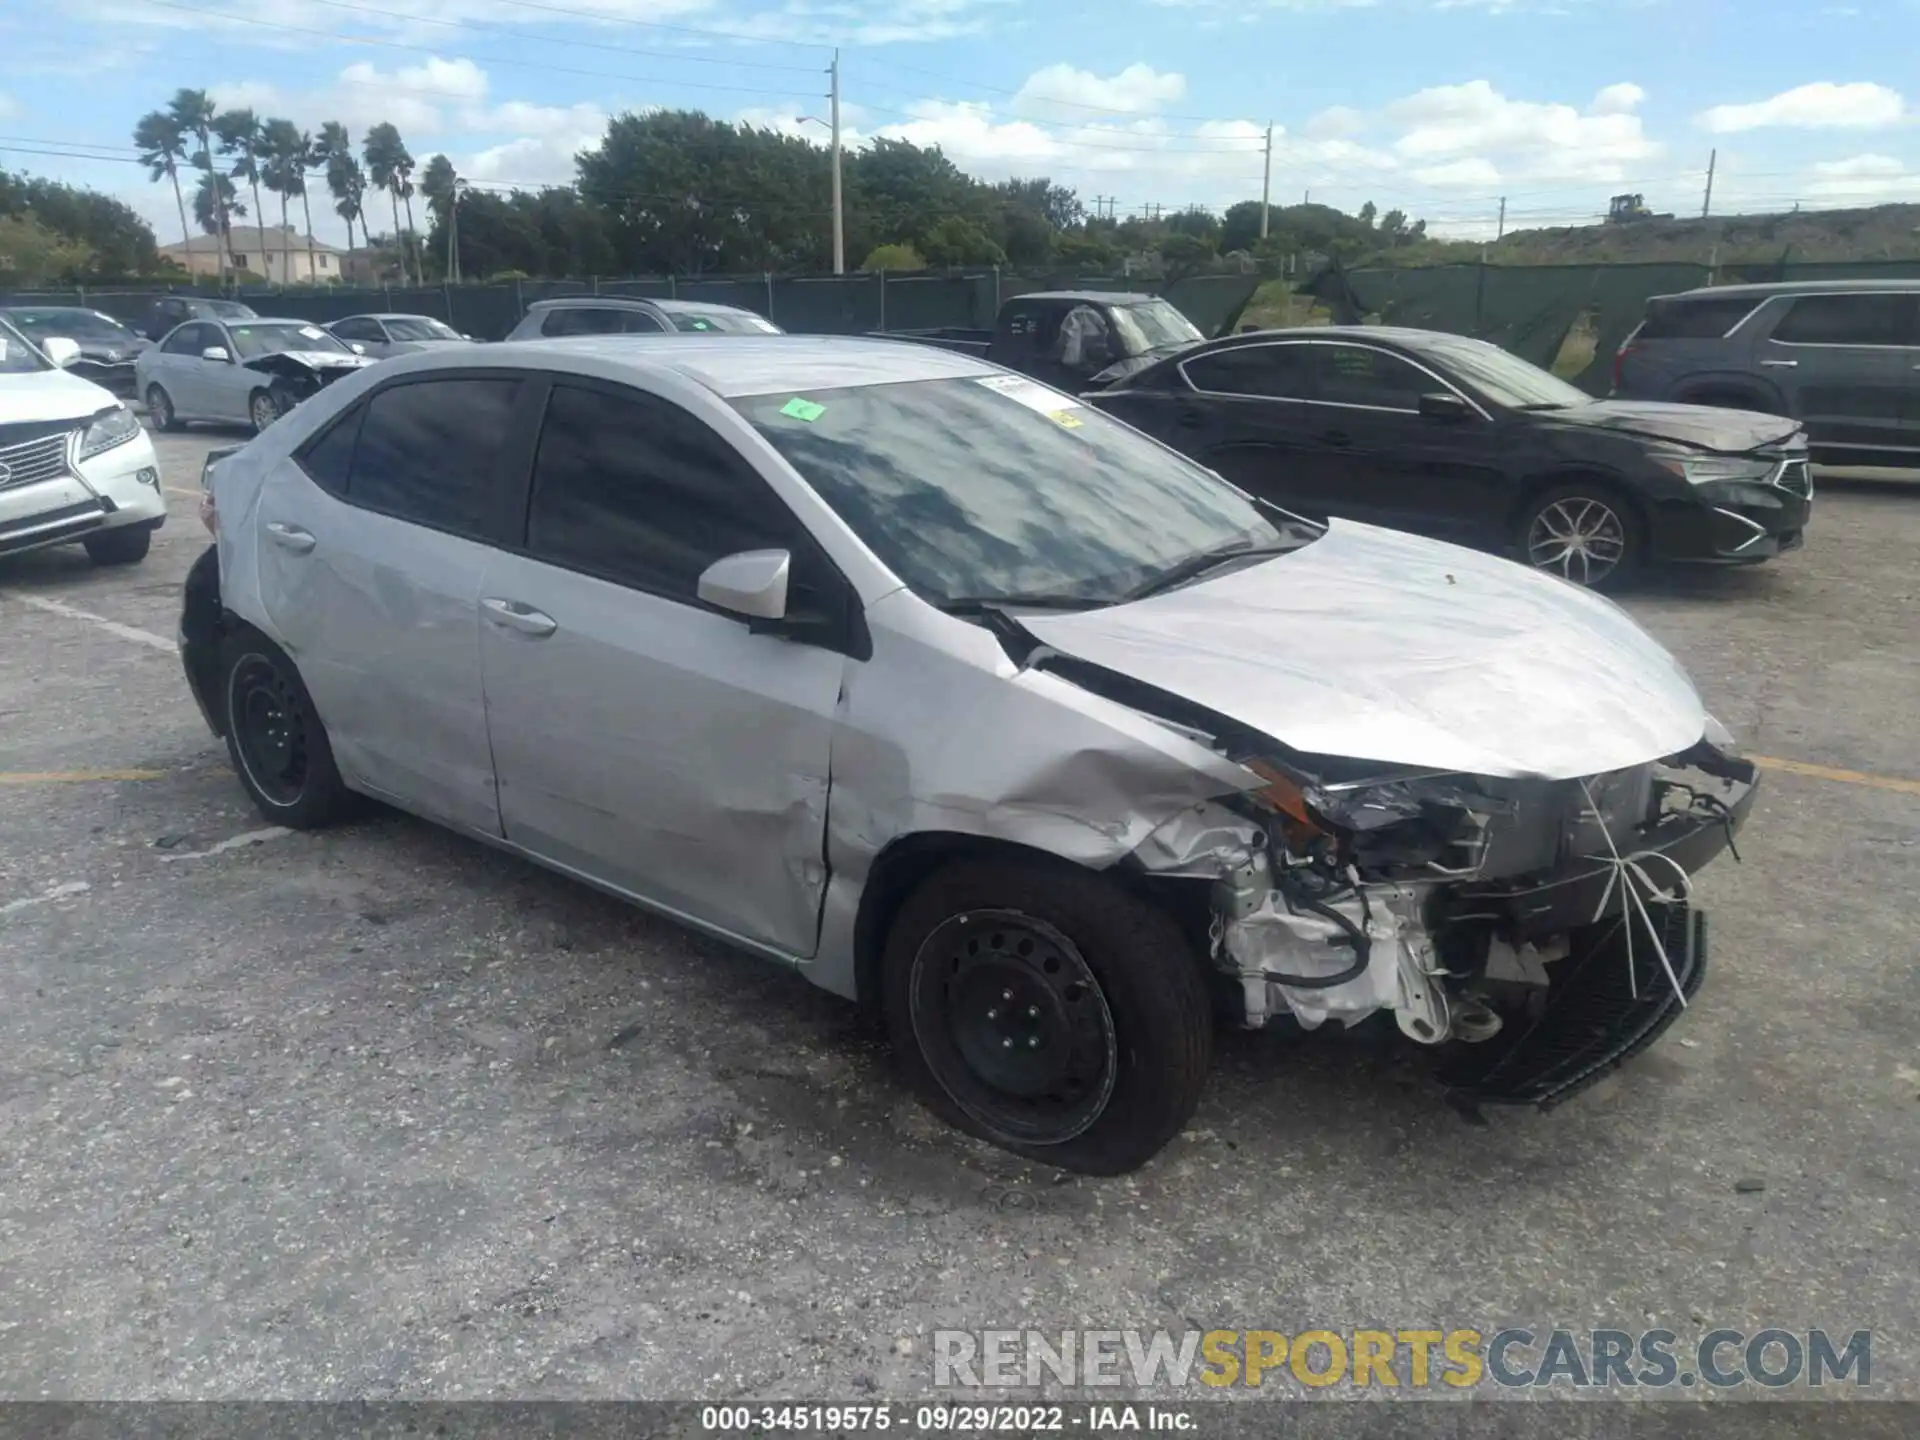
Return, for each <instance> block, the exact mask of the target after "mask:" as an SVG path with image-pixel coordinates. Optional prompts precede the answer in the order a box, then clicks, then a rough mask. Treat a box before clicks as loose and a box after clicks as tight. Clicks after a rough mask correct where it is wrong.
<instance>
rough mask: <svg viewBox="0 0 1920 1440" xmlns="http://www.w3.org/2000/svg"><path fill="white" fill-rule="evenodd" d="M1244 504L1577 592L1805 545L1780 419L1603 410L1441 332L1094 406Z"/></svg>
mask: <svg viewBox="0 0 1920 1440" xmlns="http://www.w3.org/2000/svg"><path fill="white" fill-rule="evenodd" d="M1083 398H1084V399H1085V400H1086V401H1087V402H1088V403H1089V404H1093V405H1097V406H1099V407H1100V408H1101V409H1102V410H1105V411H1107V412H1109V413H1111V414H1113V415H1117V416H1119V417H1120V418H1121V419H1123V420H1126V421H1128V422H1129V423H1131V424H1133V425H1135V426H1137V427H1139V428H1140V429H1142V430H1145V431H1146V432H1147V433H1148V434H1150V435H1153V436H1155V437H1156V438H1158V439H1160V440H1163V441H1165V442H1166V443H1167V444H1169V445H1172V446H1173V447H1174V448H1176V449H1178V450H1181V451H1183V452H1185V453H1186V454H1188V455H1191V456H1192V457H1194V458H1195V459H1197V460H1199V461H1200V462H1201V463H1203V464H1205V465H1208V466H1210V467H1211V468H1213V469H1214V470H1216V471H1218V472H1219V473H1220V474H1222V475H1224V476H1225V477H1226V478H1227V479H1229V480H1231V481H1232V482H1233V483H1234V484H1236V485H1238V486H1240V487H1241V488H1242V489H1244V490H1246V491H1248V492H1250V493H1252V494H1254V495H1257V496H1259V497H1261V498H1263V499H1266V500H1271V501H1272V502H1274V503H1275V504H1278V505H1283V506H1285V507H1286V508H1287V509H1289V510H1293V511H1295V512H1297V513H1300V514H1304V515H1308V516H1311V517H1313V518H1316V519H1319V518H1324V517H1326V516H1329V515H1339V516H1344V517H1346V518H1349V519H1354V520H1365V521H1370V522H1373V523H1375V524H1380V525H1388V526H1392V527H1394V528H1396V529H1401V530H1415V531H1420V532H1423V533H1426V534H1431V535H1436V536H1440V537H1442V538H1444V539H1450V540H1458V541H1462V542H1464V543H1467V544H1472V545H1479V546H1486V547H1491V548H1495V549H1500V550H1504V551H1506V552H1507V553H1509V554H1512V555H1513V556H1514V557H1515V558H1516V559H1519V560H1522V561H1524V562H1525V563H1527V564H1530V565H1533V566H1535V567H1537V568H1539V569H1542V570H1550V571H1552V572H1553V573H1555V574H1557V575H1560V576H1562V577H1564V578H1565V579H1568V580H1571V581H1574V582H1575V583H1577V584H1581V585H1591V586H1595V587H1606V586H1612V585H1618V584H1620V583H1622V582H1624V581H1625V580H1626V579H1628V577H1629V576H1631V575H1632V573H1633V572H1634V571H1635V570H1636V569H1638V568H1639V567H1640V565H1641V564H1642V563H1644V562H1645V561H1647V560H1649V559H1662V560H1704V561H1717V562H1722V563H1730V564H1740V563H1752V562H1755V561H1760V560H1765V559H1768V558H1770V557H1772V556H1774V555H1778V554H1781V553H1783V552H1785V551H1788V550H1793V549H1795V548H1797V547H1798V546H1799V545H1800V544H1801V541H1802V535H1803V531H1804V529H1805V526H1806V523H1807V517H1808V515H1809V513H1810V511H1811V509H1812V499H1813V484H1812V480H1811V477H1810V475H1809V472H1808V469H1807V439H1806V434H1805V432H1804V431H1802V430H1801V429H1800V427H1799V425H1798V424H1797V423H1796V422H1795V421H1793V420H1789V419H1783V418H1780V417H1778V416H1773V415H1758V414H1749V413H1747V412H1745V411H1739V410H1720V409H1708V408H1705V407H1701V406H1693V405H1657V404H1644V403H1629V402H1624V401H1613V400H1595V399H1593V398H1592V397H1591V396H1589V395H1587V394H1585V393H1584V392H1583V391H1580V390H1576V389H1575V388H1574V387H1573V386H1571V385H1568V384H1567V383H1566V382H1564V381H1562V380H1558V379H1555V378H1554V377H1553V376H1552V375H1550V374H1548V373H1547V372H1546V371H1544V370H1541V369H1539V368H1537V367H1536V366H1533V365H1529V364H1528V363H1527V362H1526V361H1524V360H1521V359H1518V358H1516V357H1515V356H1513V355H1510V354H1508V353H1507V352H1506V351H1504V350H1501V349H1500V348H1498V347H1497V346H1494V345H1489V344H1487V343H1486V342H1485V341H1481V340H1472V339H1468V338H1466V337H1464V336H1459V335H1446V334H1441V333H1438V332H1435V331H1429V330H1398V329H1388V328H1384V327H1375V326H1366V327H1354V328H1319V329H1311V330H1263V331H1255V332H1252V333H1249V334H1242V335H1236V336H1233V337H1232V338H1231V339H1225V340H1217V341H1213V342H1211V343H1209V344H1205V345H1197V346H1194V347H1192V348H1191V349H1187V350H1183V351H1181V352H1180V353H1179V354H1177V355H1174V356H1170V357H1169V358H1167V359H1165V360H1162V361H1161V362H1159V363H1158V364H1156V365H1153V366H1150V367H1149V368H1147V369H1145V370H1141V371H1138V372H1136V373H1134V374H1132V375H1129V376H1126V377H1124V378H1122V379H1120V380H1118V381H1116V382H1115V383H1113V384H1112V385H1110V386H1108V387H1106V388H1103V389H1099V390H1095V391H1093V392H1091V393H1090V394H1088V395H1086V396H1084V397H1083Z"/></svg>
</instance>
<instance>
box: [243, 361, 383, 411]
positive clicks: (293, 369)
mask: <svg viewBox="0 0 1920 1440" xmlns="http://www.w3.org/2000/svg"><path fill="white" fill-rule="evenodd" d="M243 363H244V364H245V365H246V367H247V369H249V370H258V371H259V372H260V373H261V374H262V375H267V376H271V377H272V380H273V387H272V391H273V396H274V399H275V401H276V402H277V403H278V404H279V405H280V407H281V409H282V410H283V411H284V410H290V409H292V408H293V407H294V406H295V405H298V404H299V403H300V402H301V401H302V400H306V399H309V398H310V397H312V396H314V395H317V394H319V393H320V391H321V390H322V389H324V388H325V387H326V386H328V385H331V384H332V383H333V382H334V381H336V380H339V379H341V378H342V377H344V376H347V375H352V374H355V373H357V372H358V371H361V370H364V369H365V368H366V367H367V366H369V365H371V364H372V363H373V362H372V361H371V360H368V359H366V358H364V357H362V356H359V355H336V354H333V353H332V352H331V351H326V350H282V351H276V352H275V353H273V354H271V355H262V356H260V357H259V358H258V359H254V360H247V361H244V362H243Z"/></svg>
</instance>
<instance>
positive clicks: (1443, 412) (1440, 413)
mask: <svg viewBox="0 0 1920 1440" xmlns="http://www.w3.org/2000/svg"><path fill="white" fill-rule="evenodd" d="M1420 413H1421V414H1422V415H1424V416H1426V418H1427V419H1429V420H1464V419H1466V418H1467V416H1469V415H1471V414H1472V413H1473V412H1472V411H1471V410H1469V409H1468V408H1467V402H1466V401H1464V400H1462V399H1461V398H1460V397H1459V396H1458V395H1452V394H1448V393H1446V392H1444V391H1436V392H1435V393H1433V394H1431V395H1422V396H1421V397H1420Z"/></svg>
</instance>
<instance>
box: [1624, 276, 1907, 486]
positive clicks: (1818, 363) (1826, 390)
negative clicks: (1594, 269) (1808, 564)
mask: <svg viewBox="0 0 1920 1440" xmlns="http://www.w3.org/2000/svg"><path fill="white" fill-rule="evenodd" d="M1613 393H1614V394H1615V395H1616V396H1619V397H1621V398H1623V399H1635V400H1678V401H1682V402H1684V403H1687V404H1693V405H1719V406H1724V407H1728V408H1731V409H1736V410H1761V411H1765V412H1766V413H1768V414H1771V415H1789V416H1792V417H1793V418H1794V419H1796V420H1799V421H1800V422H1801V423H1802V424H1803V425H1805V426H1806V428H1807V434H1808V438H1809V439H1810V440H1811V441H1812V444H1813V449H1814V454H1815V456H1816V458H1818V459H1822V460H1829V461H1835V462H1840V463H1848V464H1860V465H1864V464H1876V463H1877V464H1883V465H1920V280H1825V281H1800V282H1797V283H1796V282H1792V281H1787V282H1782V283H1780V284H1774V285H1723V286H1720V287H1718V288H1714V289H1707V290H1689V291H1687V292H1685V293H1684V294H1680V295H1662V296H1658V297H1656V298H1655V299H1653V300H1651V301H1649V302H1648V305H1647V318H1646V319H1645V320H1644V321H1642V322H1641V325H1640V327H1639V329H1637V330H1635V331H1634V332H1633V334H1631V335H1629V336H1628V337H1627V341H1626V343H1625V344H1624V345H1622V346H1621V347H1620V350H1619V353H1618V354H1617V355H1616V356H1615V357H1614V367H1613Z"/></svg>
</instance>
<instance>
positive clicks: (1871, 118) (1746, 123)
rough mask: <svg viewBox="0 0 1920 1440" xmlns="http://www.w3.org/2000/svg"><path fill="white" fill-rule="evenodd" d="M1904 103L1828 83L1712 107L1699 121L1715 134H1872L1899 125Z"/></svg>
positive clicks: (1891, 95) (1888, 93)
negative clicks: (1775, 129)
mask: <svg viewBox="0 0 1920 1440" xmlns="http://www.w3.org/2000/svg"><path fill="white" fill-rule="evenodd" d="M1905 113H1906V102H1905V101H1904V100H1903V99H1901V97H1900V94H1899V92H1898V91H1895V90H1889V89H1888V88H1887V87H1886V86H1884V85H1874V84H1870V83H1868V82H1867V81H1856V82H1854V83H1853V84H1848V85H1836V84H1834V83H1833V82H1832V81H1829V80H1819V81H1815V82H1814V83H1813V84H1811V85H1801V86H1797V87H1796V88H1794V89H1792V90H1783V91H1781V92H1780V93H1779V94H1778V95H1774V96H1771V97H1769V98H1768V99H1765V100H1757V101H1755V102H1753V103H1752V104H1750V105H1715V106H1713V107H1712V108H1710V109H1707V110H1703V111H1701V112H1700V114H1699V116H1698V117H1697V119H1698V122H1699V123H1700V124H1701V125H1702V126H1704V127H1705V128H1706V129H1708V130H1711V131H1713V132H1714V133H1715V134H1716V135H1732V134H1736V133H1738V132H1740V131H1742V130H1759V129H1762V128H1765V127H1768V126H1781V127H1788V128H1792V129H1798V130H1828V129H1846V130H1876V129H1880V128H1882V127H1884V126H1887V125H1894V124H1897V123H1899V121H1900V119H1901V118H1902V116H1904V115H1905Z"/></svg>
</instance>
